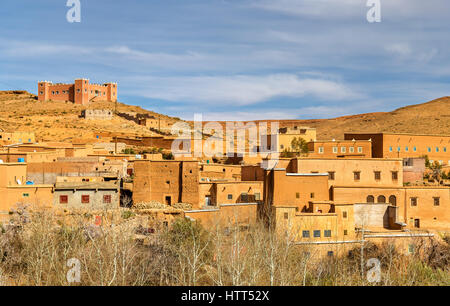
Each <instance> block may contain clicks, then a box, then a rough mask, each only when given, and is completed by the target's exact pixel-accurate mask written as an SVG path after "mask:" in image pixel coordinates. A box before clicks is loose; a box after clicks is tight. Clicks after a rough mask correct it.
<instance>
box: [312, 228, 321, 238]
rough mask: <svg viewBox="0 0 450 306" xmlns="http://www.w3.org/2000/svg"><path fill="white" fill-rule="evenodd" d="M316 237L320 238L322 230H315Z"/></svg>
mask: <svg viewBox="0 0 450 306" xmlns="http://www.w3.org/2000/svg"><path fill="white" fill-rule="evenodd" d="M313 235H314V238H320V230H314V233H313Z"/></svg>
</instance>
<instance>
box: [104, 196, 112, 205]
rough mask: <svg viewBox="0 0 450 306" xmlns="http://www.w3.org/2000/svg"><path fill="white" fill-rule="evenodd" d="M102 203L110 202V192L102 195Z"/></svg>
mask: <svg viewBox="0 0 450 306" xmlns="http://www.w3.org/2000/svg"><path fill="white" fill-rule="evenodd" d="M103 203H105V204H110V203H111V195H110V194H105V195H103Z"/></svg>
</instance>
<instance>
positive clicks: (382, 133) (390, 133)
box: [344, 132, 450, 137]
mask: <svg viewBox="0 0 450 306" xmlns="http://www.w3.org/2000/svg"><path fill="white" fill-rule="evenodd" d="M349 134H359V135H367V134H370V135H404V136H433V137H450V135H440V134H414V133H394V132H373V133H371V132H345V133H344V135H349Z"/></svg>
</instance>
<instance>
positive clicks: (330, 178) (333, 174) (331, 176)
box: [328, 171, 335, 181]
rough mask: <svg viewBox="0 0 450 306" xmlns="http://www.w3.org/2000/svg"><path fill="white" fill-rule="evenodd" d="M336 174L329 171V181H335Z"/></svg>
mask: <svg viewBox="0 0 450 306" xmlns="http://www.w3.org/2000/svg"><path fill="white" fill-rule="evenodd" d="M334 176H335V172H334V171H328V179H329V180H331V181H334Z"/></svg>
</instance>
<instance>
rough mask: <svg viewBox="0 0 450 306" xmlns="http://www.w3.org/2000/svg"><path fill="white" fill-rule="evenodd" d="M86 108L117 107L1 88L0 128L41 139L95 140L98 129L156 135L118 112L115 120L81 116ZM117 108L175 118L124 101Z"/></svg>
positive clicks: (99, 130) (125, 133)
mask: <svg viewBox="0 0 450 306" xmlns="http://www.w3.org/2000/svg"><path fill="white" fill-rule="evenodd" d="M87 108H89V109H111V110H114V108H115V103H111V102H92V103H91V104H90V105H89V106H88V107H86V106H82V105H76V104H73V103H70V102H39V101H37V97H36V96H35V95H33V94H30V93H28V92H26V91H0V130H1V131H5V132H12V131H34V132H35V133H36V137H37V139H38V140H39V141H41V140H52V141H73V140H80V139H85V140H92V139H93V138H94V135H95V133H100V132H112V133H120V134H124V135H138V136H148V135H154V133H153V132H151V131H150V130H149V129H148V128H146V127H144V126H140V125H138V124H136V123H135V122H133V121H130V120H126V119H124V118H121V117H117V116H114V118H113V119H112V120H85V119H82V118H79V115H80V114H81V111H82V110H84V109H87ZM117 111H118V112H137V113H141V114H149V115H154V116H161V118H165V119H167V120H169V121H172V120H173V121H176V119H175V118H171V117H168V116H165V115H159V114H157V113H154V112H151V111H148V110H144V109H142V108H141V107H138V106H131V105H126V104H123V103H117Z"/></svg>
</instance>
